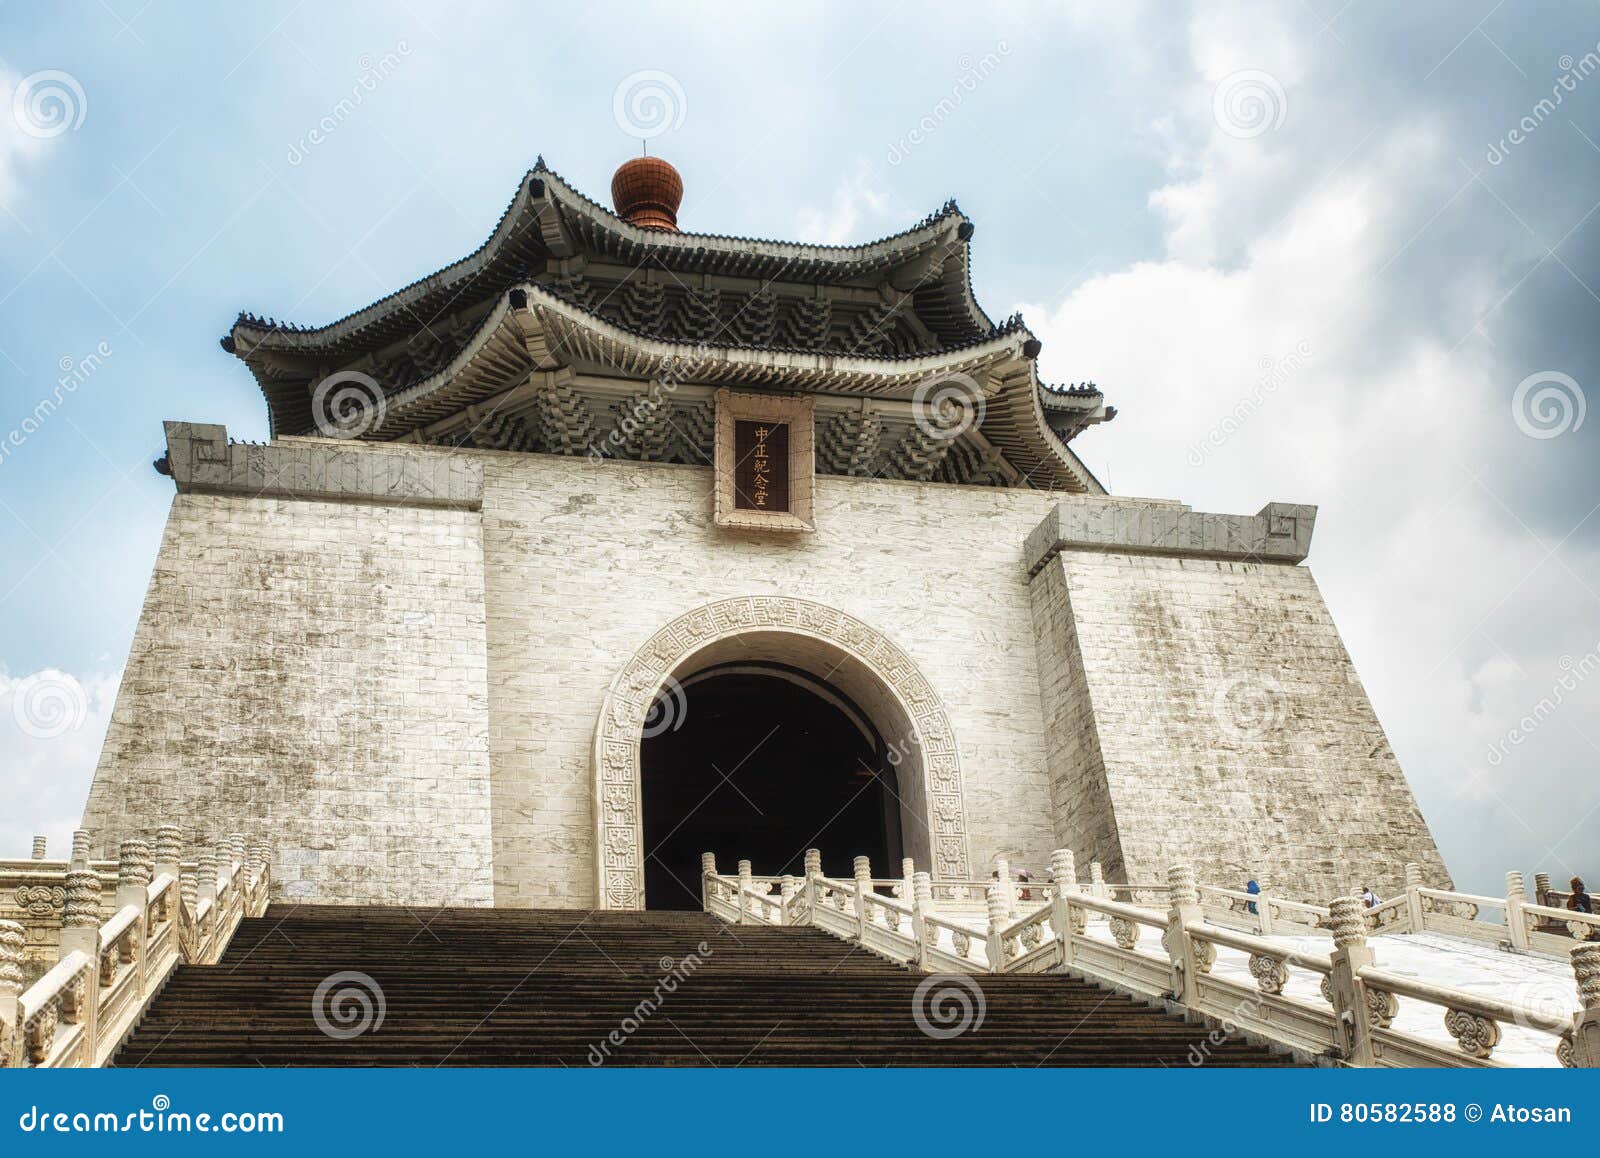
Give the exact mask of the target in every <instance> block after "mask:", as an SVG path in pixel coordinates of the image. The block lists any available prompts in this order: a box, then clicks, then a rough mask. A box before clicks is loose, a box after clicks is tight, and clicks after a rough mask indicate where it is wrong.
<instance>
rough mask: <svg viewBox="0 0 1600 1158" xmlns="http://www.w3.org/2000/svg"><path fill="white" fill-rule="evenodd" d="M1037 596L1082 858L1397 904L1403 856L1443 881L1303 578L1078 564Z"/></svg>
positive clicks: (1056, 777) (1057, 751)
mask: <svg viewBox="0 0 1600 1158" xmlns="http://www.w3.org/2000/svg"><path fill="white" fill-rule="evenodd" d="M1034 588H1035V616H1036V618H1037V620H1038V622H1039V623H1040V627H1041V632H1048V633H1049V634H1050V636H1051V637H1053V639H1054V642H1053V643H1050V644H1048V646H1047V651H1048V652H1049V653H1050V654H1048V655H1046V656H1044V657H1043V658H1045V660H1046V670H1045V672H1044V674H1043V681H1044V682H1043V686H1044V688H1045V694H1046V696H1047V698H1053V699H1055V700H1056V701H1057V702H1056V703H1055V705H1054V707H1053V710H1052V714H1051V715H1050V717H1049V719H1050V725H1051V729H1052V742H1051V775H1052V779H1053V781H1055V782H1057V783H1058V784H1059V789H1058V809H1060V808H1061V803H1062V802H1069V803H1068V804H1067V806H1066V807H1065V809H1063V810H1061V811H1059V812H1058V815H1059V816H1060V820H1059V821H1058V824H1059V826H1060V827H1061V829H1062V832H1063V836H1064V837H1065V838H1066V839H1068V840H1070V841H1071V842H1072V843H1073V844H1074V846H1075V851H1076V852H1077V853H1078V854H1079V856H1080V857H1083V856H1088V855H1093V854H1095V853H1099V854H1100V855H1101V856H1103V857H1104V858H1105V859H1107V860H1108V861H1111V862H1114V863H1116V862H1120V863H1116V869H1115V871H1113V868H1112V866H1111V865H1110V864H1108V866H1107V876H1108V877H1115V878H1118V879H1120V878H1122V877H1123V876H1124V874H1125V875H1126V877H1127V879H1131V880H1135V881H1159V880H1162V879H1164V877H1165V871H1166V869H1167V867H1168V866H1169V865H1172V864H1177V863H1188V864H1191V865H1193V866H1194V867H1195V869H1196V870H1197V875H1198V877H1199V879H1200V880H1201V881H1203V882H1211V883H1218V884H1221V883H1233V884H1235V885H1237V886H1239V887H1242V886H1243V884H1244V882H1245V880H1246V879H1248V878H1249V877H1251V876H1259V877H1261V878H1263V883H1264V884H1265V885H1267V886H1268V887H1269V888H1272V889H1280V890H1281V891H1282V892H1283V893H1284V894H1285V895H1287V896H1290V897H1291V898H1295V897H1298V898H1314V899H1317V900H1326V899H1327V898H1328V897H1331V896H1337V895H1341V894H1348V893H1352V892H1354V891H1356V889H1357V888H1358V887H1359V886H1360V885H1362V884H1369V885H1371V886H1372V887H1373V888H1375V889H1376V890H1377V891H1378V892H1379V894H1380V895H1392V894H1393V893H1394V892H1396V891H1398V889H1399V887H1400V885H1401V883H1402V879H1403V875H1404V865H1405V863H1406V862H1407V861H1416V862H1418V863H1420V864H1421V865H1422V866H1423V871H1424V875H1425V877H1426V878H1427V879H1428V881H1429V883H1430V884H1435V885H1441V886H1444V885H1448V881H1449V878H1448V875H1447V874H1446V872H1445V868H1444V864H1443V862H1442V860H1441V859H1440V857H1439V854H1438V851H1437V849H1436V848H1435V846H1434V842H1433V838H1432V837H1431V835H1430V834H1429V832H1428V829H1427V826H1426V824H1425V823H1424V822H1423V819H1422V816H1421V814H1420V812H1419V811H1418V809H1417V806H1416V802H1415V800H1414V799H1413V798H1412V795H1411V791H1410V789H1409V787H1408V786H1407V785H1406V782H1405V779H1404V777H1403V775H1402V774H1401V771H1400V767H1399V765H1398V763H1397V762H1396V760H1395V758H1394V755H1393V754H1392V753H1391V751H1390V750H1389V745H1388V742H1387V740H1386V739H1385V738H1384V735H1383V730H1382V728H1381V727H1380V726H1379V724H1378V721H1377V718H1376V716H1375V715H1374V713H1373V710H1372V705H1371V704H1370V702H1369V701H1368V699H1367V695H1366V692H1365V691H1364V689H1363V688H1362V686H1361V683H1360V680H1359V679H1358V678H1357V676H1356V673H1355V670H1354V667H1353V666H1352V664H1351V662H1350V657H1349V655H1348V654H1347V653H1346V651H1345V649H1344V645H1343V642H1342V641H1341V640H1340V638H1339V634H1338V631H1337V629H1336V628H1335V627H1334V624H1333V621H1332V619H1331V617H1330V616H1329V614H1328V610H1327V608H1326V606H1325V605H1324V604H1323V601H1322V596H1321V594H1320V592H1319V591H1318V590H1317V587H1316V584H1315V582H1314V581H1313V580H1312V577H1311V573H1310V571H1308V570H1307V569H1306V568H1304V567H1299V566H1293V565H1289V564H1283V563H1260V562H1250V561H1243V560H1227V559H1204V558H1170V557H1160V556H1156V555H1129V554H1115V553H1101V552H1097V551H1073V550H1068V551H1062V552H1061V553H1060V554H1059V555H1057V556H1056V557H1055V558H1054V559H1053V560H1052V561H1050V562H1049V563H1048V564H1047V565H1046V566H1045V568H1044V569H1043V570H1042V571H1041V572H1040V574H1039V576H1038V577H1037V578H1036V579H1035V581H1034ZM1108 811H1109V815H1108ZM1113 830H1114V831H1115V832H1116V833H1117V836H1118V842H1117V844H1116V845H1113V844H1111V843H1110V836H1109V834H1110V833H1111V832H1112V831H1113ZM1119 853H1120V857H1119V855H1118V854H1119Z"/></svg>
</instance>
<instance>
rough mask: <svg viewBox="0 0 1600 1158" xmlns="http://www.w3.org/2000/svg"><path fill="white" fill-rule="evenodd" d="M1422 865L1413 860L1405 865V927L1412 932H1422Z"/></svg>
mask: <svg viewBox="0 0 1600 1158" xmlns="http://www.w3.org/2000/svg"><path fill="white" fill-rule="evenodd" d="M1421 889H1422V866H1421V865H1420V864H1417V863H1416V862H1415V861H1412V862H1409V863H1408V864H1407V865H1406V928H1407V930H1408V931H1410V932H1412V933H1420V932H1422V892H1421Z"/></svg>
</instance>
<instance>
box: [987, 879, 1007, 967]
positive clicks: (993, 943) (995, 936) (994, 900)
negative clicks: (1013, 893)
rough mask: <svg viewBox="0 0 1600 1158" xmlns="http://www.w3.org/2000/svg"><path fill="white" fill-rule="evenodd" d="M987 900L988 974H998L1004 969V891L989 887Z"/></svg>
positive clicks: (1005, 913) (999, 887)
mask: <svg viewBox="0 0 1600 1158" xmlns="http://www.w3.org/2000/svg"><path fill="white" fill-rule="evenodd" d="M987 900H988V902H989V936H988V947H989V949H988V955H989V972H991V973H999V972H1001V971H1002V970H1004V969H1005V964H1006V946H1005V937H1004V936H1003V935H1002V934H1001V930H1002V929H1004V928H1005V927H1006V917H1007V915H1008V914H1007V912H1006V890H1005V889H1004V888H1003V887H1002V886H1000V885H990V886H989V893H988V897H987Z"/></svg>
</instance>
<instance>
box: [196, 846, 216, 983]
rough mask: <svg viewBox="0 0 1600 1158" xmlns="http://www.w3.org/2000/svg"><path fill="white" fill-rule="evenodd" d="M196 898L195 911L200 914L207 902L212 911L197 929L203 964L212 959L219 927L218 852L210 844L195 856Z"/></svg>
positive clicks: (199, 951) (199, 954)
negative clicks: (212, 936) (213, 933)
mask: <svg viewBox="0 0 1600 1158" xmlns="http://www.w3.org/2000/svg"><path fill="white" fill-rule="evenodd" d="M195 861H196V868H195V878H194V880H195V897H194V911H195V913H196V914H198V913H199V912H200V907H201V906H202V905H204V904H205V903H206V902H207V901H210V902H211V906H210V911H209V912H207V913H206V919H205V920H204V921H201V922H198V923H197V925H196V928H195V932H196V935H197V936H198V938H199V946H198V959H199V960H200V961H202V962H204V961H208V960H209V959H210V952H211V945H210V940H211V932H212V930H214V929H215V928H216V927H217V852H216V849H214V848H212V847H211V846H210V845H209V844H208V845H205V846H203V847H202V848H201V849H200V851H199V852H198V853H197V854H195Z"/></svg>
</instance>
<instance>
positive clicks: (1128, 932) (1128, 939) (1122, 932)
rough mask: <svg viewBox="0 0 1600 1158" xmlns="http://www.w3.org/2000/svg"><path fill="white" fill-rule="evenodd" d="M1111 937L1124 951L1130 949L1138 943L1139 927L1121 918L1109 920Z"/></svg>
mask: <svg viewBox="0 0 1600 1158" xmlns="http://www.w3.org/2000/svg"><path fill="white" fill-rule="evenodd" d="M1110 923H1111V936H1112V938H1113V939H1114V940H1115V941H1116V943H1117V944H1118V945H1121V946H1122V947H1123V948H1124V949H1132V948H1133V947H1134V946H1135V945H1137V944H1138V943H1139V926H1138V925H1136V924H1134V923H1133V922H1132V921H1129V920H1126V919H1124V918H1122V917H1112V918H1111V922H1110Z"/></svg>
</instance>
